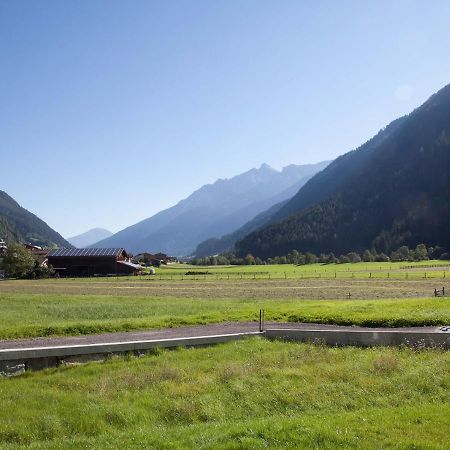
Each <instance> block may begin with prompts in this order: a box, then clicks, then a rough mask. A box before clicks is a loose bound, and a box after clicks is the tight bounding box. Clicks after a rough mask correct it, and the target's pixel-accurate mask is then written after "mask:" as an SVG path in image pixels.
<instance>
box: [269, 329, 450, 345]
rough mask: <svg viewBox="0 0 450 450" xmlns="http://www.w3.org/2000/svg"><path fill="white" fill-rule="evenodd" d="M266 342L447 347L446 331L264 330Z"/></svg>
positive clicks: (449, 335) (448, 335)
mask: <svg viewBox="0 0 450 450" xmlns="http://www.w3.org/2000/svg"><path fill="white" fill-rule="evenodd" d="M265 336H266V338H268V339H281V340H286V341H299V342H314V343H321V344H326V345H338V346H341V345H354V346H360V347H371V346H377V345H382V346H391V345H407V346H410V347H416V348H436V347H439V348H445V349H448V348H450V333H449V332H440V331H437V332H430V331H423V332H422V331H406V330H405V331H402V330H383V331H374V330H361V329H358V330H320V329H317V330H300V329H298V330H293V329H282V328H278V329H270V330H266V332H265Z"/></svg>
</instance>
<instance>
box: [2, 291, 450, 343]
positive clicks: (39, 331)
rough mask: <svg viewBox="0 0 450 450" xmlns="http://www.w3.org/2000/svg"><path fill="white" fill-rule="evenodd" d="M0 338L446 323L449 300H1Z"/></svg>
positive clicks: (26, 297)
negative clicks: (215, 327)
mask: <svg viewBox="0 0 450 450" xmlns="http://www.w3.org/2000/svg"><path fill="white" fill-rule="evenodd" d="M0 308H1V312H2V319H1V321H0V338H2V339H5V338H18V337H37V336H50V335H76V334H89V333H100V332H113V331H129V330H140V329H151V328H165V327H176V326H182V325H199V324H208V323H219V322H225V321H256V320H258V314H259V309H264V310H265V312H266V320H267V321H280V322H286V321H290V322H317V323H328V324H340V325H363V326H388V327H389V326H390V327H393V326H422V325H444V324H449V323H450V298H448V297H447V298H438V299H435V298H428V299H427V298H422V299H392V300H296V299H291V300H289V299H287V300H286V299H277V300H271V299H263V300H254V299H230V298H228V299H220V298H211V299H202V298H197V299H194V298H170V297H164V298H153V297H138V296H133V297H127V296H113V295H51V294H45V295H44V294H34V295H33V294H0Z"/></svg>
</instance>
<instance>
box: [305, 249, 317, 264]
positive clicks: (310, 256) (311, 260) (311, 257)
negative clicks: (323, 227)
mask: <svg viewBox="0 0 450 450" xmlns="http://www.w3.org/2000/svg"><path fill="white" fill-rule="evenodd" d="M316 262H317V256H316V255H315V254H314V253H310V252H307V253H306V254H305V264H315V263H316Z"/></svg>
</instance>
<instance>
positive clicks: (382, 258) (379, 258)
mask: <svg viewBox="0 0 450 450" xmlns="http://www.w3.org/2000/svg"><path fill="white" fill-rule="evenodd" d="M390 260H391V259H390V258H389V256H388V255H385V254H384V253H380V254H378V255H375V261H376V262H389V261H390Z"/></svg>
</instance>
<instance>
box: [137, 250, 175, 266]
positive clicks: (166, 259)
mask: <svg viewBox="0 0 450 450" xmlns="http://www.w3.org/2000/svg"><path fill="white" fill-rule="evenodd" d="M133 262H136V263H137V262H143V263H144V264H146V265H147V266H157V267H159V266H160V265H161V264H169V263H171V262H177V258H175V257H174V256H168V255H166V254H165V253H161V252H160V253H148V252H144V253H139V254H138V255H136V256H135V257H134V258H133Z"/></svg>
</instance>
